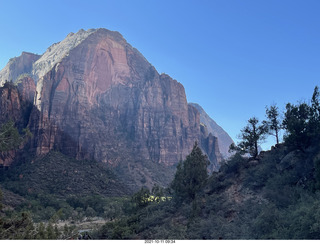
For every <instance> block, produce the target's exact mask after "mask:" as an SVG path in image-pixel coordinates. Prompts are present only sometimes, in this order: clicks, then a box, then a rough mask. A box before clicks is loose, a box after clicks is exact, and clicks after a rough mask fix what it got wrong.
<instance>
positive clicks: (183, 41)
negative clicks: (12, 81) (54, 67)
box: [0, 0, 320, 149]
mask: <svg viewBox="0 0 320 244" xmlns="http://www.w3.org/2000/svg"><path fill="white" fill-rule="evenodd" d="M0 12H1V14H0V30H1V38H0V69H2V68H3V67H4V66H5V65H6V63H7V62H8V60H9V59H10V58H12V57H16V56H19V55H20V54H21V52H22V51H27V52H33V53H37V54H42V53H44V52H45V51H46V49H47V48H48V47H49V46H50V45H52V44H53V43H56V42H59V41H61V40H63V39H64V38H65V37H66V36H67V35H68V33H70V32H77V31H78V30H79V29H85V30H86V29H90V28H100V27H102V28H107V29H110V30H115V31H119V32H120V33H121V34H122V35H123V36H124V38H125V39H126V40H127V41H128V42H129V43H130V44H131V45H132V46H133V47H135V48H137V49H138V50H139V51H140V52H141V53H142V54H143V55H144V56H145V57H146V59H147V60H148V61H149V62H150V63H151V64H152V65H153V66H154V67H155V68H156V69H157V70H158V72H159V73H166V74H168V75H170V76H171V77H172V78H173V79H176V80H177V81H179V82H180V83H182V84H183V85H184V87H185V90H186V95H187V100H188V102H195V103H198V104H200V105H201V106H202V107H203V108H204V109H205V111H206V112H207V113H208V114H209V116H211V117H212V118H213V119H214V120H215V121H216V122H217V123H218V124H219V125H220V126H222V127H223V128H224V129H225V130H226V131H227V132H228V133H229V135H230V136H231V137H232V138H233V139H234V140H237V135H238V134H239V133H240V130H241V129H242V128H243V127H244V126H245V125H246V124H247V120H248V119H249V118H250V117H252V116H256V117H258V118H259V119H260V120H263V119H265V106H269V105H271V104H274V103H276V104H277V105H278V106H279V108H280V109H281V110H283V109H284V107H285V104H286V103H287V102H292V103H296V102H297V101H301V100H306V101H309V99H310V98H311V95H312V92H313V89H314V87H315V86H316V85H319V84H320V14H319V12H320V1H318V0H299V1H298V0H264V1H262V0H242V1H240V0H208V1H206V0H195V1H188V0H169V1H167V0H159V1H156V0H101V1H99V0H90V1H82V0H55V1H43V0H42V1H40V0H39V1H38V0H37V1H36V0H28V1H22V0H20V1H19V0H10V1H7V0H0ZM273 143H274V141H273V140H272V138H270V139H269V140H268V142H267V143H265V144H263V145H262V147H263V148H264V149H268V147H270V145H271V144H273Z"/></svg>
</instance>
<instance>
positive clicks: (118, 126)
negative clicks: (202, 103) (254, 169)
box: [0, 29, 220, 186]
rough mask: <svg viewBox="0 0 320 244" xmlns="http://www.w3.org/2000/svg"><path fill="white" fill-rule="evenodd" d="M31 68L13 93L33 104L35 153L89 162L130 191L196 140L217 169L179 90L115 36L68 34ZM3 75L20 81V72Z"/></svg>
mask: <svg viewBox="0 0 320 244" xmlns="http://www.w3.org/2000/svg"><path fill="white" fill-rule="evenodd" d="M18 59H19V58H18ZM31 63H32V69H31V70H30V66H28V67H27V68H25V69H21V70H22V71H21V73H27V74H28V75H25V77H20V78H21V79H20V83H21V84H20V89H21V91H20V94H21V96H22V97H24V99H26V100H33V101H34V105H35V108H34V109H33V111H32V114H31V116H30V119H29V127H30V129H31V131H32V133H33V139H32V142H31V148H33V149H34V151H35V152H36V154H38V155H41V154H46V153H48V152H49V151H50V150H52V149H55V150H59V151H61V152H63V153H64V154H67V155H69V156H72V157H75V158H77V159H95V160H97V161H100V162H104V163H107V164H108V165H112V166H113V167H114V168H116V169H117V170H119V172H122V173H124V174H126V175H127V176H128V177H129V178H130V177H131V178H132V184H133V185H139V184H140V185H143V184H144V185H149V186H151V185H152V184H153V183H155V180H154V179H155V178H157V177H156V175H157V174H158V175H159V174H160V173H159V172H157V171H156V170H155V169H157V170H158V169H160V168H161V170H165V168H167V169H169V168H170V166H173V165H175V164H176V163H177V162H178V161H179V160H180V159H184V158H185V156H186V155H187V154H189V153H190V151H191V150H192V147H193V145H194V143H195V141H201V142H202V143H201V145H203V147H202V148H203V150H204V151H205V152H206V153H207V154H208V156H209V158H210V160H211V162H212V166H211V168H212V169H214V170H216V169H217V168H219V163H220V156H219V149H218V146H217V140H216V139H215V138H214V137H212V135H206V134H204V133H202V132H201V129H200V127H201V126H200V114H199V112H198V111H197V110H196V109H195V108H194V107H193V106H190V105H188V103H187V99H186V94H185V90H184V87H183V86H182V84H180V83H179V82H177V81H176V80H173V79H172V78H171V77H170V76H168V75H163V74H162V75H160V74H159V73H158V72H157V71H156V69H155V68H154V67H153V66H152V65H151V64H150V63H149V62H148V61H147V60H146V59H145V58H144V57H143V56H142V55H141V54H140V53H139V52H138V51H137V50H136V49H134V48H133V47H131V46H130V44H128V43H127V42H126V40H125V39H124V38H123V37H122V36H121V34H119V33H118V32H113V31H109V30H106V29H91V30H88V31H84V30H80V31H79V32H78V33H75V34H73V33H71V34H69V35H68V36H67V37H66V39H65V40H63V41H62V42H60V43H57V44H54V45H52V46H51V47H50V48H48V50H47V51H46V52H45V53H44V54H43V55H42V56H41V57H37V58H35V59H34V60H33V61H32V62H30V63H29V64H31ZM6 67H7V66H6ZM1 72H2V73H0V74H3V73H5V72H3V71H1ZM8 72H9V73H10V74H11V73H14V74H15V75H14V76H12V79H13V80H15V77H19V70H15V71H14V72H13V71H11V69H9V71H8ZM8 72H6V73H8ZM2 77H5V76H4V75H2ZM8 77H9V76H8ZM33 84H36V87H33ZM32 97H34V99H32ZM217 155H218V156H217ZM159 167H160V168H159ZM163 167H164V168H163ZM170 172H171V171H170ZM170 174H171V173H170ZM164 178H165V177H164ZM169 178H170V177H169ZM169 178H168V180H164V179H158V180H157V181H156V183H159V184H164V183H166V182H168V181H169V180H170V179H169Z"/></svg>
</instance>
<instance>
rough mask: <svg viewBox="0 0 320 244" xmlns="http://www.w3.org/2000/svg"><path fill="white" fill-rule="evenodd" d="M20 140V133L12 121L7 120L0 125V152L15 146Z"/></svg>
mask: <svg viewBox="0 0 320 244" xmlns="http://www.w3.org/2000/svg"><path fill="white" fill-rule="evenodd" d="M21 141H22V140H21V137H20V134H19V132H18V130H17V128H15V126H14V123H13V121H9V122H7V123H5V124H3V125H2V126H1V127H0V152H5V151H9V150H11V149H14V148H17V147H18V146H19V145H20V143H21Z"/></svg>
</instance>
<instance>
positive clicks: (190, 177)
mask: <svg viewBox="0 0 320 244" xmlns="http://www.w3.org/2000/svg"><path fill="white" fill-rule="evenodd" d="M209 164H210V161H209V160H208V158H207V156H206V155H205V154H203V153H202V151H201V149H200V148H199V146H198V143H195V145H194V147H193V149H192V152H191V153H190V154H189V155H188V156H187V157H186V159H185V160H184V161H183V162H180V163H179V164H178V167H177V171H176V174H175V177H174V179H173V181H172V183H171V188H172V189H173V190H174V192H175V194H176V196H177V197H178V198H179V199H180V200H182V201H190V200H191V201H192V200H194V199H195V197H196V195H197V193H199V192H200V191H201V190H202V188H203V186H204V185H205V183H206V181H207V178H208V171H207V167H208V165H209Z"/></svg>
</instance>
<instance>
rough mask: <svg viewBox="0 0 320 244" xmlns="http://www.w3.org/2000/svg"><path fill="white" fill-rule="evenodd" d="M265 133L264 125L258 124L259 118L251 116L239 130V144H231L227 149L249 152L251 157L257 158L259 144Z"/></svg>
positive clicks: (241, 152) (243, 152)
mask: <svg viewBox="0 0 320 244" xmlns="http://www.w3.org/2000/svg"><path fill="white" fill-rule="evenodd" d="M266 133H267V127H266V125H265V124H259V120H258V119H257V118H256V117H252V118H250V119H249V120H248V124H247V125H246V126H245V127H244V128H243V129H242V130H241V134H240V135H239V138H240V139H241V141H240V142H239V144H238V145H237V146H236V145H235V144H232V145H231V146H230V150H229V151H236V152H239V153H240V154H245V153H249V154H250V155H251V156H252V157H254V158H257V156H258V148H259V145H260V143H261V142H263V141H264V140H265V135H266Z"/></svg>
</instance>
